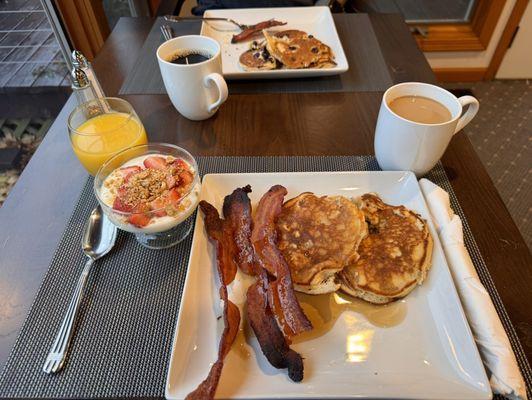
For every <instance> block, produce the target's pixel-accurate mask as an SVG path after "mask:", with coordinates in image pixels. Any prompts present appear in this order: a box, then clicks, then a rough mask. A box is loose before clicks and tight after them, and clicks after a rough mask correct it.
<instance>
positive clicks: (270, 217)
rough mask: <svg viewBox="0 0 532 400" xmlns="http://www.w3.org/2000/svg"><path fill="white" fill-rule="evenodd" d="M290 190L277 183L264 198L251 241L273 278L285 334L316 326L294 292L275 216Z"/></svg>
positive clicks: (275, 301) (277, 310)
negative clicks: (280, 246)
mask: <svg viewBox="0 0 532 400" xmlns="http://www.w3.org/2000/svg"><path fill="white" fill-rule="evenodd" d="M286 194H287V191H286V189H285V188H284V187H283V186H281V185H275V186H273V187H271V188H270V190H268V192H266V193H265V194H264V196H262V198H261V199H260V202H259V205H258V207H257V210H256V212H255V218H254V220H253V223H254V224H253V230H252V232H251V244H252V245H253V249H254V250H255V257H256V261H257V262H258V264H259V265H260V266H261V267H262V268H264V269H265V270H266V271H267V272H268V273H269V275H271V276H272V277H273V280H270V281H269V286H270V288H271V290H270V296H269V304H270V307H271V309H272V311H273V313H274V315H275V317H276V318H277V322H278V323H279V326H280V327H281V329H282V330H283V332H284V334H285V335H286V336H287V337H288V338H290V337H292V336H295V335H298V334H300V333H302V332H305V331H308V330H311V329H312V324H311V323H310V321H309V320H308V318H307V317H306V315H305V314H304V313H303V310H302V309H301V306H300V305H299V302H298V301H297V298H296V295H295V293H294V286H293V284H292V277H291V276H290V269H289V267H288V264H287V263H286V261H285V259H284V257H283V256H282V254H281V252H280V251H279V249H278V248H277V232H276V230H275V219H276V218H277V216H278V215H279V214H280V212H281V206H282V204H283V200H284V196H286Z"/></svg>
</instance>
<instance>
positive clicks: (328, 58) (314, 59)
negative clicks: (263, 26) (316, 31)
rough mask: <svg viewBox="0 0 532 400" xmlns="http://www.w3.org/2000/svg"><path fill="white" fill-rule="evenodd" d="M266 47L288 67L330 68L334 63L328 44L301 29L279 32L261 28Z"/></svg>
mask: <svg viewBox="0 0 532 400" xmlns="http://www.w3.org/2000/svg"><path fill="white" fill-rule="evenodd" d="M262 33H263V34H264V38H265V39H266V48H267V50H268V52H269V54H271V55H272V56H273V57H274V58H275V59H276V60H277V61H279V62H280V63H281V64H283V65H284V67H285V68H288V69H300V68H331V67H334V66H335V65H336V63H335V62H334V54H333V52H332V50H331V48H330V47H329V46H327V45H326V44H324V43H323V42H321V41H319V40H318V39H316V38H315V37H314V36H312V35H309V34H307V33H306V32H303V31H298V30H295V29H290V30H286V31H281V32H268V31H266V30H263V31H262Z"/></svg>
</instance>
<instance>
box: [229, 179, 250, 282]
mask: <svg viewBox="0 0 532 400" xmlns="http://www.w3.org/2000/svg"><path fill="white" fill-rule="evenodd" d="M248 193H251V186H250V185H247V186H244V187H243V188H237V189H235V190H234V191H233V193H231V194H230V195H228V196H225V199H224V205H223V214H224V218H225V221H226V223H227V226H228V229H229V230H230V231H231V235H232V237H233V239H234V244H235V247H236V249H235V259H236V262H237V264H238V266H239V267H240V268H241V269H242V271H244V272H245V273H246V274H248V275H254V274H255V272H254V271H253V269H254V258H255V255H254V253H253V247H252V246H251V240H250V238H251V224H252V219H251V202H250V200H249V197H248Z"/></svg>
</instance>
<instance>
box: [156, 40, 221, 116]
mask: <svg viewBox="0 0 532 400" xmlns="http://www.w3.org/2000/svg"><path fill="white" fill-rule="evenodd" d="M157 61H158V62H159V68H160V70H161V75H162V77H163V81H164V87H165V88H166V92H167V93H168V96H169V97H170V100H171V101H172V104H173V105H174V107H175V108H176V109H177V111H179V113H180V114H182V115H183V116H184V117H186V118H188V119H191V120H194V121H199V120H203V119H207V118H210V117H212V116H213V115H214V114H215V113H216V111H217V110H218V108H219V107H220V105H222V103H224V102H225V101H226V100H227V95H228V89H227V83H226V82H225V80H224V78H223V76H222V58H221V55H220V45H219V44H218V42H217V41H216V40H214V39H211V38H208V37H206V36H200V35H187V36H179V37H176V38H174V39H170V40H168V41H166V42H164V43H163V44H161V45H160V46H159V48H158V49H157Z"/></svg>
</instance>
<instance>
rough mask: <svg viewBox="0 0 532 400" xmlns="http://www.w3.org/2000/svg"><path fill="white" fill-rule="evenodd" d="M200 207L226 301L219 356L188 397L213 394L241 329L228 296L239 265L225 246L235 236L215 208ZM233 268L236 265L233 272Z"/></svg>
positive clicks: (197, 399)
mask: <svg viewBox="0 0 532 400" xmlns="http://www.w3.org/2000/svg"><path fill="white" fill-rule="evenodd" d="M200 208H201V211H203V214H204V218H205V229H206V230H207V235H208V236H209V239H210V240H211V242H212V243H213V244H214V246H215V247H216V252H217V256H216V258H217V260H216V268H217V270H218V275H219V277H220V281H221V287H220V298H221V299H222V300H223V303H224V309H223V316H224V324H225V328H224V331H223V333H222V337H221V338H220V343H219V345H218V359H217V360H216V362H215V363H214V364H213V365H212V367H211V370H210V372H209V375H207V378H205V380H204V381H203V382H201V383H200V384H199V386H198V387H197V388H196V390H194V391H193V392H191V393H189V394H188V396H187V397H186V400H205V399H213V398H214V394H215V393H216V388H217V387H218V382H219V381H220V376H221V374H222V368H223V366H224V358H225V356H226V355H227V353H229V350H230V349H231V346H232V344H233V342H234V341H235V338H236V335H237V333H238V327H239V326H240V311H239V310H238V307H237V306H236V305H235V304H233V303H232V302H231V301H230V300H229V296H228V294H227V286H226V285H227V284H229V283H231V282H232V281H233V279H234V277H235V274H236V265H235V263H234V261H233V260H232V251H231V247H229V248H227V247H226V244H227V243H230V242H232V238H231V236H230V235H227V231H226V230H225V229H224V225H225V224H224V221H223V220H222V219H220V216H219V215H218V211H217V210H216V208H214V207H213V206H212V205H211V204H209V203H207V202H206V201H200ZM233 268H234V269H235V270H234V272H233Z"/></svg>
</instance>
